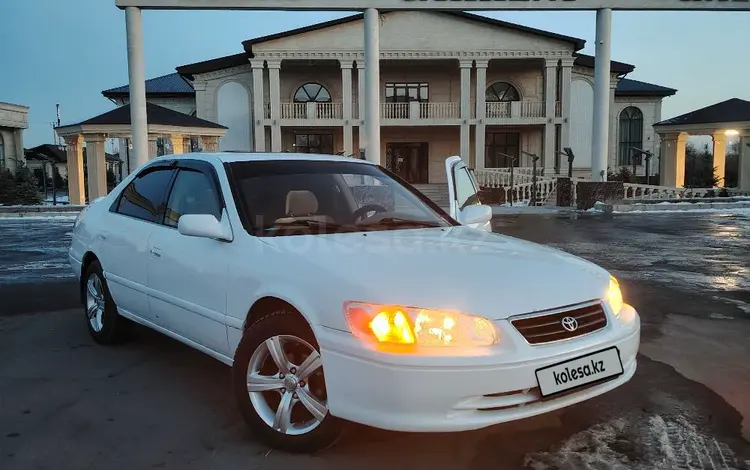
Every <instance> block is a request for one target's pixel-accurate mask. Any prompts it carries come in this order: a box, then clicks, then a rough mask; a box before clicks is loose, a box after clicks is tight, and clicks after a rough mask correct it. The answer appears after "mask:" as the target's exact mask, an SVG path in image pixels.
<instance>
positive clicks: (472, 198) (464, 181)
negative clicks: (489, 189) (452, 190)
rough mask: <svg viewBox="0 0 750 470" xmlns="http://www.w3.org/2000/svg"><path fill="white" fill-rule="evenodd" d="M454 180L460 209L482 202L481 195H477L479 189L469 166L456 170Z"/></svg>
mask: <svg viewBox="0 0 750 470" xmlns="http://www.w3.org/2000/svg"><path fill="white" fill-rule="evenodd" d="M454 180H455V184H456V200H457V201H458V209H459V210H461V209H463V208H464V207H466V206H471V205H476V204H481V203H480V201H479V196H477V189H476V187H475V186H474V181H473V179H472V178H471V175H470V174H469V169H468V168H466V167H462V168H459V169H458V170H456V171H455V176H454Z"/></svg>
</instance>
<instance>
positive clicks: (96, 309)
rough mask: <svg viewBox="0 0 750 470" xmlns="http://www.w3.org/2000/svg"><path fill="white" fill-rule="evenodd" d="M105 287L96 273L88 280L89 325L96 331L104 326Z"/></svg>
mask: <svg viewBox="0 0 750 470" xmlns="http://www.w3.org/2000/svg"><path fill="white" fill-rule="evenodd" d="M104 307H105V301H104V287H103V286H102V280H101V278H100V277H99V275H98V274H96V273H94V274H92V275H91V276H89V279H88V281H86V315H87V316H88V318H89V325H91V329H93V330H94V331H95V332H96V333H99V332H101V331H102V329H103V328H104Z"/></svg>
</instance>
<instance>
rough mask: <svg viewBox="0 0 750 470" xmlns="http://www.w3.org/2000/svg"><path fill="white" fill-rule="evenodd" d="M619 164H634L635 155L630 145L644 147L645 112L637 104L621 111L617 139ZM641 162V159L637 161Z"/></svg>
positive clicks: (637, 162)
mask: <svg viewBox="0 0 750 470" xmlns="http://www.w3.org/2000/svg"><path fill="white" fill-rule="evenodd" d="M617 142H618V145H617V163H618V165H620V166H622V165H632V164H633V160H632V158H638V160H640V157H634V156H633V152H632V151H631V150H630V147H636V148H643V113H642V112H641V110H640V109H638V108H636V107H635V106H629V107H627V108H625V109H623V110H622V112H621V113H620V131H619V138H618V140H617ZM635 163H636V164H640V162H639V161H636V162H635Z"/></svg>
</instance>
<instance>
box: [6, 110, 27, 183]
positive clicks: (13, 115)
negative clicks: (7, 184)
mask: <svg viewBox="0 0 750 470" xmlns="http://www.w3.org/2000/svg"><path fill="white" fill-rule="evenodd" d="M28 127H29V108H28V107H27V106H21V105H18V104H11V103H2V102H0V170H3V169H9V170H11V171H13V170H15V169H16V168H18V167H19V166H21V165H23V164H24V163H25V161H26V159H25V157H24V151H23V131H24V129H28Z"/></svg>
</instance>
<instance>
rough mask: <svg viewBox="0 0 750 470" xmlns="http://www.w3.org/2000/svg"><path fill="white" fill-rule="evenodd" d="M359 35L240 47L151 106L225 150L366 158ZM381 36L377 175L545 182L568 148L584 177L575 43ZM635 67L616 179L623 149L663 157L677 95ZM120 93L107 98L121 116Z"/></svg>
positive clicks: (439, 15) (393, 19) (445, 32)
mask: <svg viewBox="0 0 750 470" xmlns="http://www.w3.org/2000/svg"><path fill="white" fill-rule="evenodd" d="M363 27H364V26H363V18H362V15H355V16H351V17H347V18H343V19H339V20H334V21H329V22H326V23H321V24H316V25H312V26H308V27H305V28H300V29H297V30H292V31H288V32H284V33H280V34H275V35H272V36H266V37H262V38H257V39H253V40H249V41H246V42H244V43H243V48H244V51H243V52H241V53H239V54H236V55H232V56H228V57H221V58H218V59H213V60H209V61H205V62H199V63H195V64H190V65H186V66H182V67H178V68H177V73H176V74H171V75H167V76H164V77H158V78H156V79H153V80H149V81H148V82H147V90H146V91H147V100H148V101H150V102H152V103H155V104H159V105H160V106H165V107H168V108H170V109H173V110H176V111H179V112H183V113H186V114H193V115H195V116H197V117H199V118H202V119H206V120H209V121H213V122H218V123H220V124H222V125H224V126H226V127H228V131H227V133H226V135H225V136H224V137H223V138H222V139H221V141H220V143H219V148H220V149H221V150H255V151H272V152H316V153H334V154H335V153H338V154H343V155H352V156H357V157H362V152H363V150H364V149H366V142H367V136H366V134H365V126H364V121H363V117H364V99H360V97H363V96H364V68H363V65H364V52H363V51H364V45H363V33H362V31H363ZM380 37H381V44H380V48H381V65H380V75H381V83H380V100H381V105H380V108H381V109H380V122H381V155H379V161H380V163H381V164H383V165H384V166H387V167H389V168H391V169H393V170H395V171H397V172H398V173H399V174H400V175H401V176H402V177H404V178H405V179H406V180H407V181H409V182H411V183H415V184H425V183H443V182H445V171H444V161H445V158H446V157H448V156H450V155H460V156H461V157H462V158H463V159H464V160H465V161H466V162H468V164H469V165H470V166H471V167H473V168H476V169H490V168H503V167H508V166H511V164H512V165H513V166H516V167H519V166H520V167H528V166H531V165H532V159H533V158H534V156H538V157H539V159H538V165H539V166H540V167H542V168H544V172H545V173H546V174H555V173H564V174H566V173H567V160H566V157H564V156H561V155H560V153H559V152H560V151H561V150H562V149H564V148H566V147H570V148H571V149H572V150H573V152H574V153H575V155H576V158H575V161H574V163H573V167H574V174H576V175H579V176H588V175H589V174H590V168H591V161H592V158H591V157H592V156H591V134H592V126H593V118H592V115H593V96H594V91H593V77H594V69H593V67H594V60H593V57H590V56H585V55H582V54H579V53H578V51H580V50H581V49H582V48H583V47H584V43H585V42H584V41H583V40H581V39H578V38H573V37H569V36H563V35H559V34H555V33H550V32H547V31H540V30H537V29H532V28H528V27H524V26H519V25H516V24H512V23H506V22H502V21H498V20H494V19H489V18H486V17H483V16H479V15H474V14H468V13H462V12H450V13H449V12H414V11H403V12H388V13H384V14H382V15H381V32H380ZM633 69H634V66H632V65H628V64H623V63H619V62H613V63H612V77H611V102H610V119H611V126H610V129H611V131H610V139H609V140H610V145H609V156H608V161H609V166H610V168H612V169H616V168H617V167H619V166H629V167H632V160H631V154H632V152H631V150H630V149H631V147H636V148H640V149H643V150H647V151H651V152H654V153H656V152H657V151H658V143H657V136H656V134H655V133H654V130H653V124H654V123H656V122H659V121H660V120H661V104H662V100H663V99H664V97H667V96H671V95H673V94H674V93H675V90H673V89H669V88H665V87H660V86H657V85H651V84H648V83H643V82H638V81H634V80H629V79H626V78H625V76H626V75H627V74H628V73H630V72H632V71H633ZM127 93H128V90H127V87H120V88H116V89H112V90H107V91H105V92H103V94H104V95H105V96H107V97H108V98H110V99H112V100H113V101H115V102H116V103H118V104H126V103H127V100H128V95H127ZM198 146H200V145H198ZM121 148H122V147H121ZM368 158H372V157H371V156H368ZM638 168H639V171H640V174H643V173H642V172H643V167H642V166H640V165H639V166H638Z"/></svg>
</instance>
